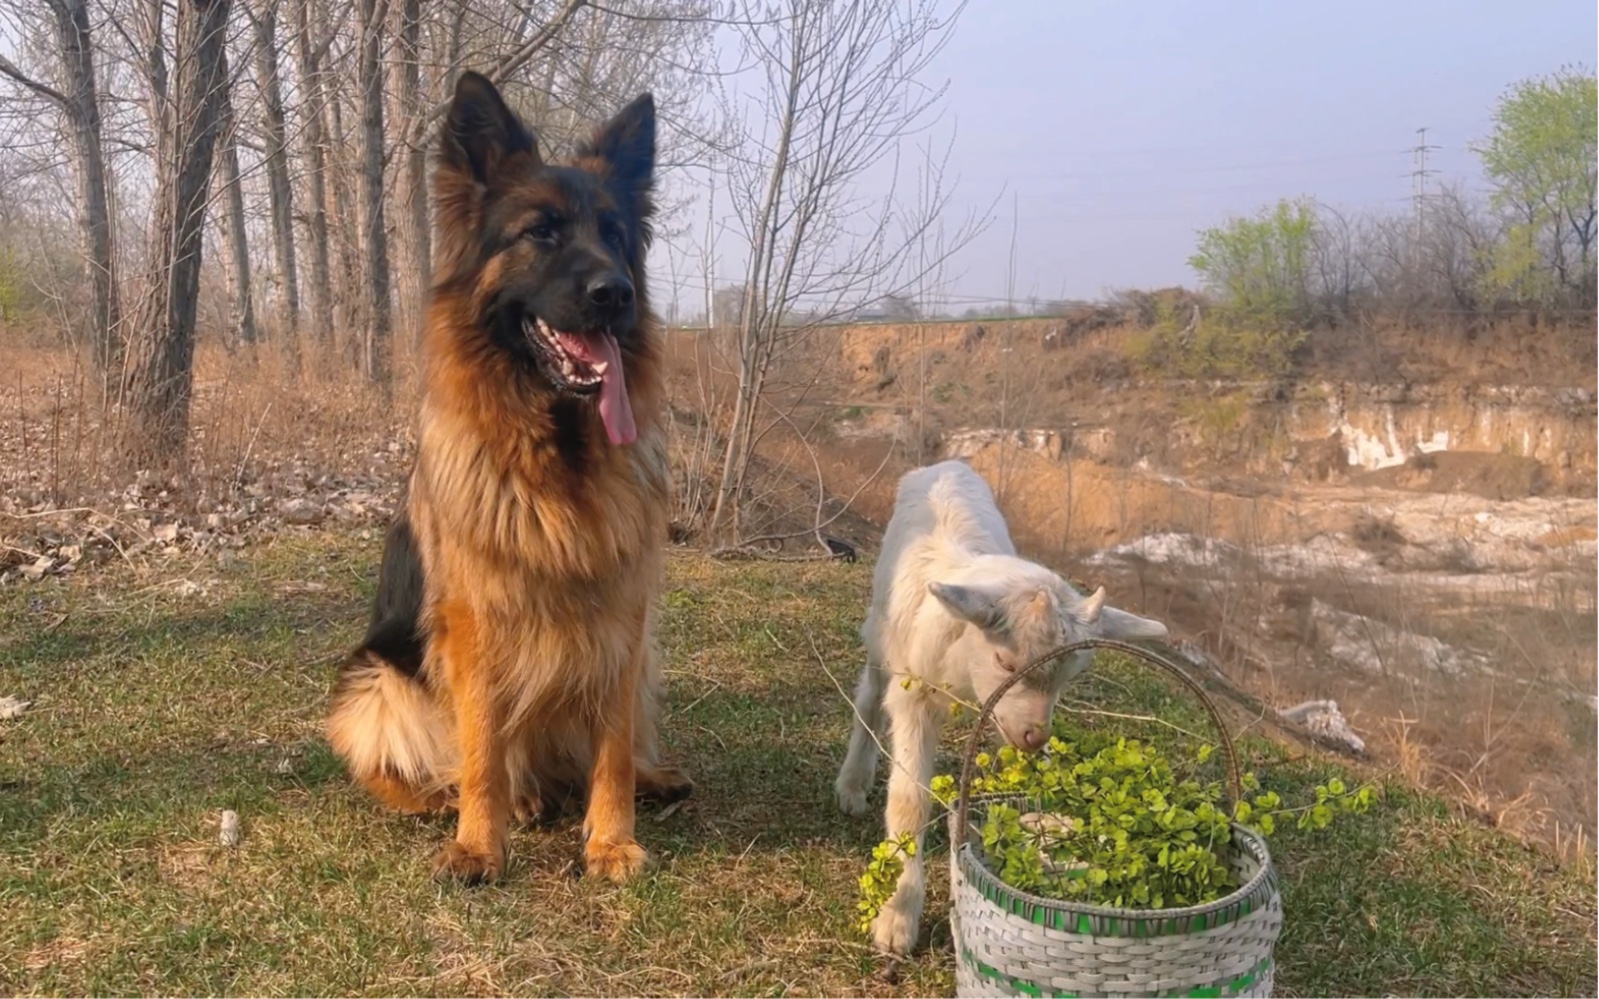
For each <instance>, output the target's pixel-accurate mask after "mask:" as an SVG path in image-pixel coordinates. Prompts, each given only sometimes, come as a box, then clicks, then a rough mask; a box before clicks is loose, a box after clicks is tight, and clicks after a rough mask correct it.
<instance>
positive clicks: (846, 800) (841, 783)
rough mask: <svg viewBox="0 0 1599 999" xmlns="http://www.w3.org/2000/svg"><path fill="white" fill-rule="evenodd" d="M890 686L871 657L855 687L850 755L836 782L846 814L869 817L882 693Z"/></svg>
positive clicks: (840, 805) (881, 710)
mask: <svg viewBox="0 0 1599 999" xmlns="http://www.w3.org/2000/svg"><path fill="white" fill-rule="evenodd" d="M887 686H888V674H887V673H886V672H885V671H884V670H883V668H882V667H881V666H879V665H878V664H877V662H876V661H875V660H874V659H872V658H871V657H870V656H868V657H867V660H866V665H865V666H864V667H863V668H862V669H861V677H860V679H859V680H858V681H857V682H856V684H855V702H854V707H855V712H854V715H855V717H854V721H853V722H852V723H851V725H850V734H849V752H847V753H846V754H845V755H844V765H843V766H841V767H839V770H838V780H836V781H834V783H833V790H834V791H835V792H836V793H837V794H838V807H839V808H840V809H841V810H842V811H843V812H844V814H846V815H865V814H866V808H867V805H866V798H867V796H868V795H870V794H871V790H872V784H873V783H874V782H875V781H876V780H877V744H878V740H879V739H881V738H882V734H883V691H884V690H885V688H886V687H887Z"/></svg>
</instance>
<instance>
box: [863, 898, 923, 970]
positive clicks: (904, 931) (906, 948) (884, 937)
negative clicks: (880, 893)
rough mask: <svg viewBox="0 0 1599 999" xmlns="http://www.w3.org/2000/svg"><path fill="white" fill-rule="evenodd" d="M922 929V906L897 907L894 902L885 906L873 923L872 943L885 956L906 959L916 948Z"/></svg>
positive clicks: (918, 904)
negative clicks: (917, 938) (917, 937)
mask: <svg viewBox="0 0 1599 999" xmlns="http://www.w3.org/2000/svg"><path fill="white" fill-rule="evenodd" d="M921 927H922V906H921V903H920V902H919V901H918V902H917V903H916V904H915V905H914V906H911V905H904V906H896V905H895V904H894V903H893V902H890V903H889V904H888V905H885V906H883V909H882V911H881V912H879V913H878V914H877V918H876V919H875V920H873V921H872V943H873V944H874V945H875V946H876V947H877V949H878V950H880V951H882V952H883V953H884V954H891V955H893V956H894V957H904V956H905V955H906V954H909V953H910V952H911V948H912V947H914V946H916V935H917V933H918V932H919V931H920V930H921Z"/></svg>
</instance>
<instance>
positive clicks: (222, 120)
mask: <svg viewBox="0 0 1599 999" xmlns="http://www.w3.org/2000/svg"><path fill="white" fill-rule="evenodd" d="M219 58H220V59H221V62H222V68H221V70H220V73H221V83H220V84H219V87H220V88H221V91H222V92H221V94H219V95H218V97H217V100H218V103H219V105H220V107H219V109H218V115H219V120H218V125H217V131H218V135H219V138H220V139H221V140H222V161H221V163H220V165H219V169H218V170H217V178H216V183H217V185H218V186H219V187H221V188H222V190H221V191H219V192H218V193H219V194H221V195H222V197H223V202H222V203H223V206H224V207H225V208H226V209H227V224H226V226H225V228H226V231H227V239H228V257H229V260H228V264H229V266H228V269H227V270H228V283H229V284H230V285H231V287H230V288H229V289H228V290H229V291H230V292H231V296H230V297H231V298H232V299H233V330H232V334H233V336H234V338H235V339H236V340H237V341H238V342H239V343H245V344H253V343H255V342H256V340H257V339H259V335H258V332H259V331H258V330H257V329H256V325H255V300H254V296H252V295H251V288H250V237H249V234H248V233H247V232H246V231H245V224H244V185H243V184H242V183H240V178H239V136H238V121H237V120H236V119H235V117H234V114H233V88H232V86H231V81H230V79H229V76H228V52H227V48H226V46H224V47H223V49H222V52H221V55H220V56H219Z"/></svg>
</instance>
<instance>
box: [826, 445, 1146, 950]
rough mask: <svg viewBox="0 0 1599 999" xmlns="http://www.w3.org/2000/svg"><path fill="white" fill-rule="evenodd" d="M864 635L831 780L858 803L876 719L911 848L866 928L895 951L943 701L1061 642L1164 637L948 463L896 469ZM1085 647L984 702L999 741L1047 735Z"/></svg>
mask: <svg viewBox="0 0 1599 999" xmlns="http://www.w3.org/2000/svg"><path fill="white" fill-rule="evenodd" d="M861 636H862V638H863V639H864V640H865V644H866V666H865V668H864V669H863V670H862V671H861V677H860V682H859V683H858V684H857V686H856V688H855V725H854V730H853V731H852V732H851V734H850V742H849V754H848V755H847V756H846V757H845V758H844V765H843V767H842V768H840V770H839V773H838V781H837V783H836V785H835V787H836V790H837V792H838V803H839V807H840V808H842V809H843V810H844V811H845V812H847V813H848V814H850V815H862V814H865V812H866V807H867V805H866V799H867V794H868V793H869V792H870V790H871V786H872V783H873V782H874V780H875V779H876V775H877V750H878V744H879V740H880V738H881V737H882V736H883V735H884V734H885V733H884V728H885V726H884V724H883V723H884V721H885V720H886V721H887V723H888V724H887V726H886V728H887V732H886V734H887V736H888V739H889V741H890V743H891V746H890V753H891V755H892V761H893V766H892V768H891V769H890V772H889V779H888V808H887V810H886V815H885V824H886V826H887V830H888V836H889V837H890V838H894V837H898V836H901V835H903V834H905V833H915V835H916V846H917V850H916V853H915V855H914V856H912V857H909V858H907V860H906V862H905V869H904V873H902V874H901V875H900V878H899V883H898V885H897V886H896V888H895V893H894V897H893V898H892V899H891V900H890V901H889V902H888V904H887V905H885V906H884V907H883V910H882V912H881V913H879V915H878V917H877V921H876V923H875V924H874V925H873V936H874V939H875V943H876V945H877V947H878V948H879V949H880V950H883V951H886V952H889V953H892V954H904V953H906V952H908V951H909V950H910V949H911V947H912V945H913V944H914V943H915V941H916V936H917V933H918V931H919V928H920V925H921V918H922V901H923V898H924V895H925V880H926V879H925V872H924V868H923V863H922V851H921V846H922V832H923V828H924V827H925V826H926V824H927V821H928V814H929V812H930V811H931V800H930V796H929V792H928V784H929V782H930V781H931V780H932V777H933V755H934V751H935V749H936V747H937V743H938V733H939V730H940V728H942V726H943V722H944V719H945V718H947V717H948V716H949V714H950V705H951V704H952V702H954V701H956V700H961V701H967V702H976V703H981V702H983V701H986V700H987V699H988V697H989V695H990V694H992V693H993V692H994V690H995V689H996V688H997V687H998V686H999V685H1000V684H1001V683H1002V682H1003V681H1004V680H1005V679H1006V678H1007V677H1008V676H1010V674H1011V673H1013V672H1014V671H1015V670H1016V669H1018V668H1019V667H1021V666H1023V665H1025V664H1026V663H1028V662H1030V661H1031V660H1033V659H1034V658H1036V657H1037V656H1039V655H1041V654H1043V653H1045V652H1048V651H1049V650H1051V649H1054V648H1058V647H1059V646H1061V645H1065V644H1067V643H1069V642H1074V641H1080V640H1082V639H1085V638H1095V637H1104V638H1120V639H1144V638H1164V637H1166V628H1165V626H1164V625H1162V624H1160V623H1159V622H1158V621H1150V620H1147V619H1145V618H1141V617H1137V616H1136V615H1133V614H1129V613H1127V612H1125V611H1120V610H1117V609H1115V608H1114V607H1107V606H1106V605H1105V589H1104V587H1100V588H1099V589H1097V590H1095V591H1094V592H1093V593H1092V594H1090V595H1089V596H1086V597H1085V596H1083V595H1082V594H1080V593H1078V592H1077V590H1076V589H1074V588H1073V587H1072V586H1071V584H1069V583H1067V582H1066V581H1065V580H1063V579H1061V578H1060V577H1059V576H1058V575H1056V574H1055V573H1053V572H1051V571H1050V570H1048V569H1046V568H1044V567H1043V566H1041V565H1037V564H1035V563H1033V562H1029V561H1027V560H1025V559H1022V558H1019V557H1017V555H1016V546H1015V545H1014V544H1012V543H1011V539H1010V532H1009V531H1008V530H1007V529H1006V527H1005V519H1004V517H1002V516H1001V515H1000V512H999V508H998V506H996V505H995V503H994V494H993V493H992V492H991V491H990V490H989V488H988V483H987V482H985V481H983V478H982V476H980V475H978V474H977V472H975V471H973V470H972V468H971V467H969V466H967V465H965V464H962V463H961V462H958V461H946V462H941V463H940V464H937V465H931V466H929V467H926V468H919V469H916V470H915V471H912V472H908V473H906V475H905V476H904V477H903V478H901V479H900V481H899V491H898V494H897V496H896V497H895V501H894V516H893V518H892V519H891V520H890V521H889V524H888V531H887V533H886V534H885V535H884V537H883V550H882V553H881V555H880V556H879V557H878V560H877V568H876V570H875V572H874V574H873V576H872V603H871V608H870V609H869V610H868V611H867V614H866V623H865V625H864V626H863V627H862V628H861ZM1092 656H1093V654H1092V653H1091V652H1079V653H1074V654H1073V655H1071V656H1068V657H1066V658H1065V659H1064V660H1062V661H1060V662H1058V663H1056V664H1055V665H1054V666H1053V668H1046V669H1042V670H1040V671H1038V672H1036V673H1034V674H1032V675H1031V676H1029V677H1028V678H1027V679H1026V680H1024V681H1022V682H1020V683H1018V684H1017V685H1016V686H1014V687H1012V688H1011V689H1010V690H1009V691H1007V692H1006V694H1005V696H1004V697H1003V698H1002V699H1001V700H1000V702H999V704H998V705H996V706H995V710H994V720H995V721H996V722H997V723H998V725H999V728H1000V731H1001V732H1002V733H1003V734H1004V737H1005V739H1006V740H1007V741H1009V742H1010V743H1011V744H1012V745H1014V746H1016V747H1018V748H1025V749H1038V748H1039V747H1041V746H1043V744H1044V743H1045V742H1047V741H1048V740H1049V732H1050V720H1051V716H1052V715H1053V713H1054V709H1055V702H1056V700H1057V699H1058V698H1059V696H1060V692H1061V688H1062V687H1064V686H1065V685H1066V683H1067V681H1069V680H1071V679H1072V678H1073V677H1075V676H1076V675H1077V674H1079V673H1081V672H1082V671H1083V670H1084V669H1086V668H1087V666H1088V664H1089V663H1090V662H1091V661H1092Z"/></svg>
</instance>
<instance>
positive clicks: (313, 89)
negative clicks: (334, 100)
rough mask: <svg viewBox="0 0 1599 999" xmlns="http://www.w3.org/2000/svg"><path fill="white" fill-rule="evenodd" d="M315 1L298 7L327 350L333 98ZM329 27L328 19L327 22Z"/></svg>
mask: <svg viewBox="0 0 1599 999" xmlns="http://www.w3.org/2000/svg"><path fill="white" fill-rule="evenodd" d="M311 3H312V0H299V3H298V4H297V5H296V6H295V13H296V15H297V20H298V22H299V23H298V24H297V25H296V26H295V27H296V32H295V33H296V35H297V36H298V39H297V40H298V43H299V50H300V80H301V85H302V86H303V87H304V88H305V97H304V99H303V100H301V102H300V107H301V111H300V114H301V117H302V118H303V119H304V121H303V123H302V127H303V129H304V131H305V150H304V156H305V160H306V179H307V183H308V185H309V186H310V197H309V198H308V199H307V200H308V201H309V202H310V205H309V207H308V209H307V211H306V219H307V228H308V229H310V234H311V335H312V336H313V337H315V338H316V342H317V344H318V346H320V347H321V348H323V349H324V350H325V349H326V348H327V347H328V345H330V344H331V343H332V342H333V286H332V279H333V276H332V272H331V270H330V263H329V256H328V198H327V162H328V160H327V142H328V137H327V130H326V129H325V128H324V127H323V118H322V114H323V111H322V108H323V105H324V104H326V103H327V96H326V94H325V93H324V88H323V80H322V59H321V56H320V55H319V53H318V51H317V43H316V41H315V40H314V39H315V37H317V36H314V35H313V34H312V31H313V30H314V27H315V25H316V24H318V23H320V21H321V19H320V18H317V17H314V16H313V12H312V10H311ZM324 27H325V24H324Z"/></svg>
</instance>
